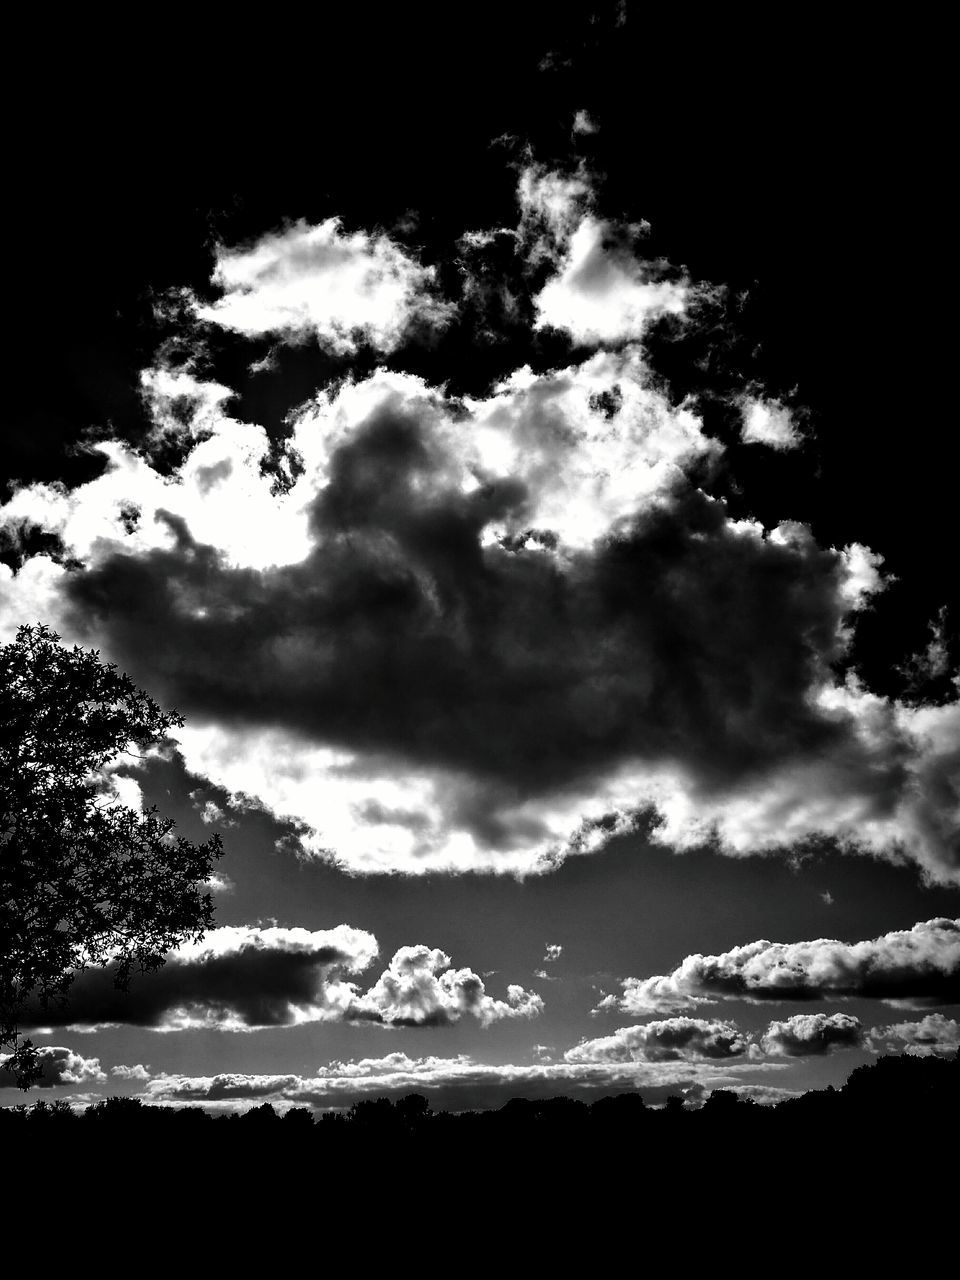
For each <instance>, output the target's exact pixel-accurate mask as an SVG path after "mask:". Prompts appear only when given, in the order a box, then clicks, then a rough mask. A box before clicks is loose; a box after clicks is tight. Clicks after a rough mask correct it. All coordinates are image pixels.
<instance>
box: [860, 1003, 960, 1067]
mask: <svg viewBox="0 0 960 1280" xmlns="http://www.w3.org/2000/svg"><path fill="white" fill-rule="evenodd" d="M867 1043H868V1045H869V1047H870V1048H871V1049H872V1050H873V1051H874V1053H909V1054H916V1055H920V1056H930V1055H936V1056H940V1057H946V1056H949V1055H950V1054H954V1053H956V1052H957V1051H958V1050H960V1022H957V1020H956V1019H955V1018H947V1017H945V1016H944V1015H943V1014H942V1013H928V1014H927V1015H926V1017H923V1018H920V1019H918V1020H917V1021H915V1022H895V1023H891V1024H890V1025H888V1026H885V1027H871V1028H870V1031H869V1032H868V1035H867Z"/></svg>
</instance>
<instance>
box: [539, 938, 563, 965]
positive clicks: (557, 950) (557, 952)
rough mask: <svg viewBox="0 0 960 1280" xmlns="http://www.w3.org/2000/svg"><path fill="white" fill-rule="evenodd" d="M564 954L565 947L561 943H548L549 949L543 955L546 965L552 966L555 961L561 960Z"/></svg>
mask: <svg viewBox="0 0 960 1280" xmlns="http://www.w3.org/2000/svg"><path fill="white" fill-rule="evenodd" d="M562 953H563V947H562V946H561V944H560V943H559V942H548V943H547V949H546V951H545V952H544V955H543V961H544V964H550V963H551V961H553V960H559V959H560V956H561V955H562Z"/></svg>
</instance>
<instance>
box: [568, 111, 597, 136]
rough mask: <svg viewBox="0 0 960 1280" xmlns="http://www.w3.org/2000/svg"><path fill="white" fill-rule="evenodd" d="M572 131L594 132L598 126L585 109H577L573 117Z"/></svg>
mask: <svg viewBox="0 0 960 1280" xmlns="http://www.w3.org/2000/svg"><path fill="white" fill-rule="evenodd" d="M572 128H573V132H574V133H596V132H597V130H598V128H599V126H598V125H597V124H595V123H594V121H593V120H592V119H591V117H590V115H589V113H588V112H586V111H578V112H577V113H576V115H575V116H574V117H573V126H572Z"/></svg>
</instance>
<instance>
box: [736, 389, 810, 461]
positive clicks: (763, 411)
mask: <svg viewBox="0 0 960 1280" xmlns="http://www.w3.org/2000/svg"><path fill="white" fill-rule="evenodd" d="M741 411H742V414H743V426H742V428H741V431H740V439H741V440H742V441H743V442H744V444H765V445H767V446H768V447H769V448H771V449H795V448H796V447H797V445H798V444H799V443H800V439H801V437H800V432H799V431H798V430H797V427H796V424H795V422H794V420H793V415H792V414H791V412H790V410H789V409H788V408H786V407H785V406H784V405H782V404H780V402H779V401H778V400H745V401H744V402H743V405H742V409H741Z"/></svg>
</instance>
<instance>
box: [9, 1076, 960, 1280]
mask: <svg viewBox="0 0 960 1280" xmlns="http://www.w3.org/2000/svg"><path fill="white" fill-rule="evenodd" d="M958 1120H960V1062H958V1060H957V1059H956V1057H954V1058H952V1059H948V1060H943V1059H937V1058H918V1057H890V1058H882V1059H880V1060H878V1061H877V1063H876V1064H874V1065H871V1066H867V1067H861V1068H858V1069H857V1070H856V1071H854V1072H853V1073H852V1075H851V1076H850V1079H849V1080H848V1082H847V1083H846V1085H845V1086H844V1087H843V1088H842V1089H826V1090H823V1091H821V1092H813V1093H807V1094H804V1095H802V1096H800V1097H796V1098H791V1099H787V1100H785V1101H782V1102H780V1103H779V1104H777V1105H776V1106H769V1105H760V1104H758V1103H756V1102H752V1101H748V1100H746V1099H744V1098H743V1097H739V1096H738V1095H737V1094H734V1093H729V1092H728V1093H724V1092H717V1093H713V1094H712V1095H711V1096H710V1098H709V1099H708V1100H707V1102H706V1103H705V1104H704V1105H703V1106H702V1107H700V1108H699V1109H696V1110H694V1109H691V1108H689V1107H687V1106H685V1105H684V1103H683V1099H682V1098H679V1097H677V1098H675V1099H672V1100H670V1101H668V1102H667V1104H666V1105H665V1106H663V1107H657V1108H654V1107H648V1106H645V1105H644V1103H643V1101H642V1099H641V1098H640V1096H639V1095H638V1094H622V1095H619V1096H615V1097H609V1098H601V1099H598V1100H597V1101H595V1102H593V1103H592V1104H590V1105H587V1104H586V1103H584V1102H582V1101H580V1100H578V1099H572V1098H566V1097H560V1098H551V1099H549V1100H544V1101H525V1100H521V1099H514V1100H513V1101H510V1102H508V1103H506V1105H504V1106H502V1107H500V1108H499V1109H497V1110H490V1111H481V1112H463V1113H457V1114H450V1113H446V1112H443V1111H433V1110H431V1108H430V1105H429V1103H428V1102H427V1100H426V1099H425V1098H424V1097H423V1096H421V1095H418V1094H407V1095H405V1096H403V1097H400V1098H398V1099H397V1100H395V1101H393V1100H391V1099H389V1098H370V1099H366V1100H363V1101H360V1102H357V1103H355V1104H354V1105H353V1106H352V1107H350V1108H349V1110H345V1111H331V1112H323V1113H320V1114H318V1115H315V1114H314V1113H313V1112H311V1111H310V1110H308V1109H306V1108H293V1109H292V1110H289V1111H287V1112H286V1113H285V1114H283V1115H279V1114H278V1113H277V1112H276V1111H275V1110H274V1108H273V1107H271V1106H270V1105H269V1104H263V1105H260V1106H254V1107H252V1108H250V1109H249V1110H247V1111H245V1112H243V1113H242V1114H231V1115H222V1114H221V1115H216V1116H214V1115H209V1114H207V1113H206V1112H204V1111H203V1110H202V1109H199V1108H186V1109H179V1110H177V1109H172V1108H162V1107H156V1106H145V1105H143V1104H142V1103H141V1102H139V1101H138V1100H137V1099H133V1098H108V1099H105V1100H104V1101H102V1102H98V1103H96V1104H94V1105H92V1106H89V1107H87V1108H86V1110H85V1111H83V1112H74V1111H72V1110H71V1109H70V1107H69V1106H68V1105H66V1104H64V1103H62V1102H53V1103H51V1104H47V1103H35V1104H34V1105H33V1106H29V1107H22V1108H14V1109H8V1110H5V1111H2V1112H0V1179H2V1186H3V1190H4V1195H5V1207H6V1210H7V1212H6V1225H7V1231H6V1240H7V1242H8V1243H12V1242H14V1241H19V1242H21V1243H22V1242H24V1241H26V1242H27V1243H28V1244H29V1245H30V1247H31V1248H32V1249H33V1251H34V1254H35V1258H36V1260H37V1265H38V1266H41V1264H44V1263H48V1261H49V1257H50V1253H49V1250H50V1247H51V1243H52V1246H53V1248H54V1249H56V1248H57V1247H58V1245H57V1242H58V1241H63V1242H65V1244H64V1248H68V1251H69V1253H70V1256H71V1258H75V1257H77V1256H80V1254H78V1252H77V1251H78V1249H82V1250H86V1251H87V1252H86V1254H85V1255H84V1256H93V1255H96V1254H103V1255H105V1256H107V1257H109V1258H113V1259H114V1260H116V1259H125V1260H126V1261H125V1262H124V1263H123V1265H124V1267H125V1268H126V1267H127V1266H128V1264H129V1265H133V1264H132V1263H131V1262H130V1260H131V1259H137V1260H139V1261H138V1263H137V1265H138V1266H140V1265H141V1263H143V1262H144V1260H149V1259H151V1258H154V1259H155V1258H156V1256H158V1253H157V1251H158V1250H159V1251H160V1253H161V1254H163V1253H164V1252H165V1253H166V1256H168V1257H169V1258H171V1259H175V1258H179V1257H183V1258H189V1257H192V1253H191V1249H190V1247H189V1246H188V1244H187V1241H189V1240H191V1239H194V1238H200V1237H201V1236H202V1239H203V1242H204V1245H203V1247H204V1262H203V1265H204V1266H205V1268H208V1267H209V1266H211V1265H212V1266H214V1267H215V1268H219V1269H221V1270H223V1269H225V1268H226V1265H227V1259H229V1258H233V1259H234V1261H235V1262H236V1263H238V1264H239V1265H240V1266H241V1267H243V1268H244V1271H243V1272H242V1274H246V1273H247V1271H249V1270H250V1269H251V1268H254V1267H259V1266H264V1267H266V1266H270V1267H271V1269H275V1267H276V1265H277V1258H278V1256H279V1254H278V1251H280V1252H281V1253H282V1251H283V1250H285V1249H286V1248H287V1246H288V1245H290V1244H292V1243H293V1242H298V1248H299V1247H300V1245H301V1244H302V1242H306V1243H307V1245H308V1246H309V1247H310V1248H311V1249H319V1250H321V1251H322V1253H321V1254H320V1255H318V1256H322V1257H323V1258H324V1259H327V1260H329V1259H334V1260H336V1259H346V1260H349V1261H350V1263H351V1265H353V1266H367V1267H372V1266H373V1265H374V1264H376V1265H381V1264H383V1265H389V1267H390V1269H391V1272H396V1273H397V1274H398V1275H400V1276H401V1277H402V1276H405V1275H407V1274H411V1273H412V1272H413V1271H414V1270H415V1271H416V1273H417V1274H418V1275H419V1274H422V1272H423V1268H424V1267H427V1268H428V1270H431V1271H432V1272H434V1273H436V1274H440V1275H444V1276H446V1275H449V1274H454V1275H460V1274H463V1275H473V1274H480V1275H484V1276H485V1275H487V1274H488V1273H492V1272H495V1271H499V1270H502V1269H507V1270H509V1272H510V1273H511V1274H512V1273H514V1272H516V1271H525V1270H527V1269H530V1268H534V1267H535V1268H536V1274H545V1273H546V1272H548V1271H549V1272H551V1273H555V1274H557V1275H567V1274H571V1273H576V1272H578V1271H584V1270H587V1269H589V1272H590V1274H593V1273H595V1272H596V1271H597V1270H598V1269H599V1268H601V1267H603V1268H610V1267H614V1266H616V1267H620V1266H622V1265H629V1266H630V1267H631V1268H632V1269H635V1270H636V1269H642V1267H643V1266H656V1267H657V1268H658V1269H659V1268H660V1266H661V1265H662V1259H663V1258H664V1257H665V1258H666V1259H667V1260H668V1261H669V1260H671V1259H672V1261H670V1265H671V1266H674V1267H676V1268H679V1269H680V1273H681V1274H684V1273H686V1272H687V1271H699V1270H701V1269H703V1268H704V1267H708V1268H709V1269H710V1270H716V1269H717V1268H718V1267H722V1268H723V1270H726V1269H728V1268H730V1267H732V1266H733V1265H734V1264H736V1265H737V1266H741V1265H746V1260H747V1259H748V1258H750V1257H753V1258H754V1259H755V1260H756V1265H761V1264H762V1265H764V1266H767V1265H768V1264H769V1265H776V1266H777V1267H778V1268H779V1269H781V1270H782V1269H786V1270H787V1273H788V1274H790V1273H792V1270H793V1269H795V1268H797V1267H799V1266H803V1267H804V1268H805V1269H807V1268H808V1267H810V1266H813V1265H817V1266H822V1267H823V1268H824V1269H827V1270H828V1271H829V1270H831V1269H832V1270H836V1271H839V1272H847V1271H850V1272H852V1271H853V1269H854V1268H857V1269H858V1270H867V1269H872V1268H874V1267H877V1268H879V1267H881V1266H882V1267H883V1268H884V1269H885V1270H889V1269H891V1268H893V1267H896V1268H897V1269H899V1268H901V1267H903V1268H906V1267H910V1268H911V1269H913V1268H914V1266H915V1265H916V1263H917V1259H918V1258H919V1259H921V1260H923V1262H924V1265H928V1264H930V1265H934V1264H936V1265H938V1262H939V1260H940V1259H945V1258H947V1257H949V1256H955V1253H956V1243H955V1231H954V1229H953V1222H954V1218H955V1201H956V1189H955V1176H954V1170H955V1166H956V1151H957V1138H958V1137H960V1124H958ZM51 1210H53V1211H54V1212H53V1214H52V1216H51V1212H50V1211H51ZM67 1223H69V1224H70V1225H69V1226H67V1225H66V1224H67ZM198 1233H199V1235H198ZM91 1251H92V1252H91ZM658 1259H661V1261H658ZM116 1265H117V1266H119V1265H120V1263H119V1262H116ZM178 1265H179V1264H178ZM231 1265H232V1264H231ZM45 1273H46V1272H45Z"/></svg>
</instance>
